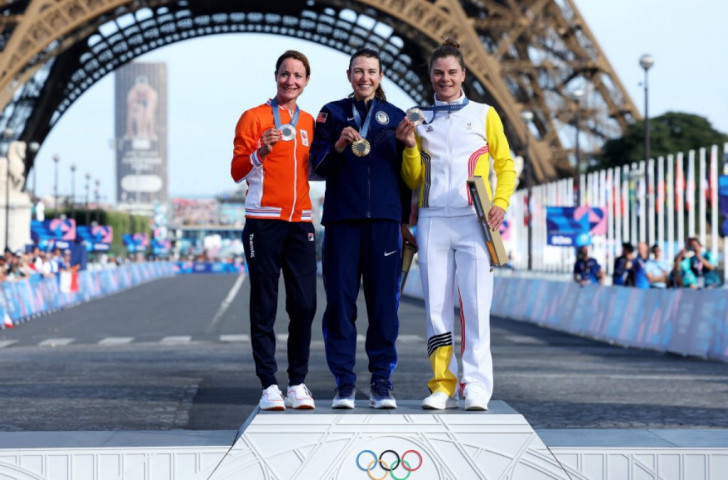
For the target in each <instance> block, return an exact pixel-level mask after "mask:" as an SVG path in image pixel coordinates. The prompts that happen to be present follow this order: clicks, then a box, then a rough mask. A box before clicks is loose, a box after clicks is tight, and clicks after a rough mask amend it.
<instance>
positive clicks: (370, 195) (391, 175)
mask: <svg viewBox="0 0 728 480" xmlns="http://www.w3.org/2000/svg"><path fill="white" fill-rule="evenodd" d="M347 76H348V78H349V81H350V83H351V86H352V87H353V89H354V92H353V94H352V95H351V96H349V97H347V98H344V99H342V100H338V101H335V102H331V103H328V104H326V105H325V106H324V107H323V108H322V109H321V111H320V112H319V114H318V117H317V119H316V129H315V133H314V141H313V144H312V145H311V152H310V162H311V170H312V171H313V172H314V174H315V175H318V176H320V177H322V178H324V179H325V180H326V196H325V198H324V209H323V218H322V220H321V223H322V224H323V225H324V226H325V227H326V230H325V234H324V245H323V276H324V285H325V286H326V303H327V304H326V311H325V312H324V317H323V333H324V340H325V345H326V359H327V362H328V365H329V368H330V370H331V372H332V373H333V375H334V377H335V378H336V385H337V394H336V397H335V398H334V401H333V404H332V406H333V407H334V408H354V398H355V384H356V374H355V373H354V363H355V356H356V325H355V322H356V316H357V311H356V299H357V296H358V294H359V285H360V282H361V281H362V280H363V283H364V296H365V299H366V305H367V316H368V319H369V328H368V329H367V333H366V343H365V348H366V352H367V356H368V357H369V371H370V373H371V389H370V396H369V400H370V406H371V407H374V408H396V406H397V404H396V401H395V399H394V398H393V397H392V396H391V394H390V392H389V391H390V390H391V388H392V383H391V376H392V372H393V371H394V368H395V366H396V364H397V351H396V348H395V342H396V340H397V334H398V331H399V320H398V318H397V307H398V305H399V281H400V275H401V261H402V239H403V237H404V239H405V241H408V242H409V243H412V244H413V245H414V244H415V239H414V236H412V234H411V233H410V231H409V229H408V228H407V224H408V222H409V213H410V202H411V191H410V190H409V189H408V188H407V187H406V185H405V184H404V182H403V181H402V179H401V176H400V171H401V165H402V150H403V148H404V146H403V144H402V143H401V142H399V141H397V139H396V138H395V130H396V128H397V125H398V124H399V122H400V121H401V120H402V118H404V112H402V110H400V109H399V108H397V107H395V106H394V105H392V104H390V103H387V101H386V97H385V95H384V91H383V90H382V88H381V86H380V82H381V81H382V77H383V74H382V68H381V61H380V59H379V56H378V54H377V52H375V51H374V50H371V49H362V50H359V51H357V52H356V53H354V55H352V57H351V59H350V63H349V69H348V70H347Z"/></svg>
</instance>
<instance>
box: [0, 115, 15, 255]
mask: <svg viewBox="0 0 728 480" xmlns="http://www.w3.org/2000/svg"><path fill="white" fill-rule="evenodd" d="M13 133H14V132H13V129H12V128H6V129H5V131H4V132H3V136H2V139H3V144H4V145H3V154H4V155H5V250H6V251H8V250H9V249H10V248H9V245H8V241H9V239H10V236H9V233H10V159H9V158H8V150H9V148H8V147H9V146H10V143H9V142H10V139H11V138H13Z"/></svg>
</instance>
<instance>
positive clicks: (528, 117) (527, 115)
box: [521, 110, 533, 270]
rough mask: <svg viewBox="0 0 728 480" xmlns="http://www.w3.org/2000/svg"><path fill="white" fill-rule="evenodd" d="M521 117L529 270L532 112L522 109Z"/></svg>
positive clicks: (529, 266) (531, 264)
mask: <svg viewBox="0 0 728 480" xmlns="http://www.w3.org/2000/svg"><path fill="white" fill-rule="evenodd" d="M521 119H522V120H523V121H524V123H525V124H526V151H525V153H524V155H523V170H524V173H525V174H526V196H527V201H526V219H527V222H528V223H527V224H526V235H527V237H526V238H527V242H528V243H527V250H528V269H529V270H531V268H532V266H533V260H532V258H531V257H532V253H533V252H532V250H531V249H532V247H531V240H532V237H531V157H530V152H529V151H528V145H529V141H530V138H531V132H530V131H529V128H530V125H531V121H532V120H533V112H531V111H530V110H524V111H523V112H521Z"/></svg>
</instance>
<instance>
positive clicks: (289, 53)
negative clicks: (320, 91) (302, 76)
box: [276, 50, 311, 78]
mask: <svg viewBox="0 0 728 480" xmlns="http://www.w3.org/2000/svg"><path fill="white" fill-rule="evenodd" d="M287 58H292V59H294V60H298V61H300V62H301V63H302V64H303V67H304V68H305V69H306V78H308V77H310V76H311V65H310V64H309V63H308V58H306V55H304V54H302V53H301V52H299V51H297V50H286V51H285V52H283V55H281V56H280V57H278V61H277V62H276V74H277V73H278V70H279V69H280V68H281V64H282V63H283V61H284V60H285V59H287Z"/></svg>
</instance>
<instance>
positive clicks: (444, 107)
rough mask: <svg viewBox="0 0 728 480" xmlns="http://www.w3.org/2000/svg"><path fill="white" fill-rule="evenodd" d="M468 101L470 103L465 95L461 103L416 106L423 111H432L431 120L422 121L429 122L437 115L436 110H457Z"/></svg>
mask: <svg viewBox="0 0 728 480" xmlns="http://www.w3.org/2000/svg"><path fill="white" fill-rule="evenodd" d="M468 103H470V100H468V97H465V99H464V100H463V103H446V104H444V105H433V106H431V107H417V108H419V109H420V110H422V111H423V112H425V111H428V112H433V113H434V115H432V120H430V121H429V122H424V123H430V122H433V121H434V120H435V117H436V116H437V112H448V113H450V112H457V111H458V110H460V109H462V108H463V107H465V105H467V104H468Z"/></svg>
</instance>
